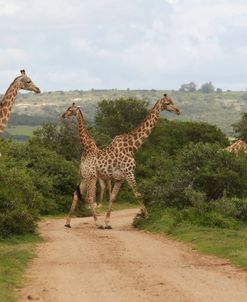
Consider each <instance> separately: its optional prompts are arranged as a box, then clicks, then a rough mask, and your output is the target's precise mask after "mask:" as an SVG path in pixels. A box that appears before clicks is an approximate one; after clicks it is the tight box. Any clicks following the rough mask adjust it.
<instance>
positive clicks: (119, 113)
mask: <svg viewBox="0 0 247 302" xmlns="http://www.w3.org/2000/svg"><path fill="white" fill-rule="evenodd" d="M147 113H148V102H146V101H143V100H139V99H136V98H126V99H125V98H119V99H116V100H103V101H101V102H100V103H99V104H98V108H97V111H96V115H95V126H96V129H97V130H99V131H100V132H103V133H105V134H106V135H109V136H110V137H112V138H113V137H115V136H116V135H119V134H122V133H125V132H128V131H130V130H132V129H133V128H135V127H136V126H137V125H138V124H139V123H141V122H142V120H143V119H144V118H145V116H146V115H147Z"/></svg>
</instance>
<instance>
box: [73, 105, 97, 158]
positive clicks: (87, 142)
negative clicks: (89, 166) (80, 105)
mask: <svg viewBox="0 0 247 302" xmlns="http://www.w3.org/2000/svg"><path fill="white" fill-rule="evenodd" d="M76 118H77V123H78V130H79V135H80V141H81V145H82V147H83V150H84V156H87V155H88V154H93V153H96V152H97V151H98V150H99V149H98V147H97V145H96V142H95V140H94V139H93V138H92V137H91V135H90V134H89V133H88V131H87V129H86V127H85V124H84V118H83V115H82V113H81V110H80V109H79V110H77V114H76Z"/></svg>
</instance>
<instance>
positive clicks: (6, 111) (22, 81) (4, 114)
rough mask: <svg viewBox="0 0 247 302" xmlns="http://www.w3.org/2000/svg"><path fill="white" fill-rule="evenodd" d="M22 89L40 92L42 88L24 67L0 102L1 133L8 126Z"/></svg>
mask: <svg viewBox="0 0 247 302" xmlns="http://www.w3.org/2000/svg"><path fill="white" fill-rule="evenodd" d="M20 89H23V90H29V91H34V92H35V93H40V89H39V88H38V87H37V86H36V85H34V83H33V82H32V80H31V79H30V78H29V77H28V76H27V75H26V72H25V70H24V69H22V70H21V75H20V76H18V77H17V78H15V79H14V81H13V82H12V83H11V84H10V86H9V88H8V89H7V91H6V93H5V95H4V96H3V99H2V101H1V103H0V135H1V134H2V133H3V130H4V129H5V127H6V126H7V123H8V120H9V116H10V112H11V109H12V106H13V104H14V102H15V98H16V95H17V93H18V91H19V90H20Z"/></svg>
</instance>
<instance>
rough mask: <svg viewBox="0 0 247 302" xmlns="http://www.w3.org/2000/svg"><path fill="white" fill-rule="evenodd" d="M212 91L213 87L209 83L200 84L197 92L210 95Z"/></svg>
mask: <svg viewBox="0 0 247 302" xmlns="http://www.w3.org/2000/svg"><path fill="white" fill-rule="evenodd" d="M214 90H215V89H214V86H213V84H212V83H211V82H208V83H204V84H202V86H201V88H200V89H199V91H201V92H204V93H211V92H214Z"/></svg>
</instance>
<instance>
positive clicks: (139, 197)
mask: <svg viewBox="0 0 247 302" xmlns="http://www.w3.org/2000/svg"><path fill="white" fill-rule="evenodd" d="M125 179H126V181H127V182H128V184H129V186H130V187H131V189H132V191H133V193H134V195H135V198H136V199H137V201H138V203H139V205H140V208H141V211H142V212H143V214H144V216H145V218H148V211H147V209H146V207H145V205H144V203H143V200H142V195H141V193H140V192H138V191H137V186H136V180H135V176H134V174H132V175H128V176H126V178H125Z"/></svg>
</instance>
